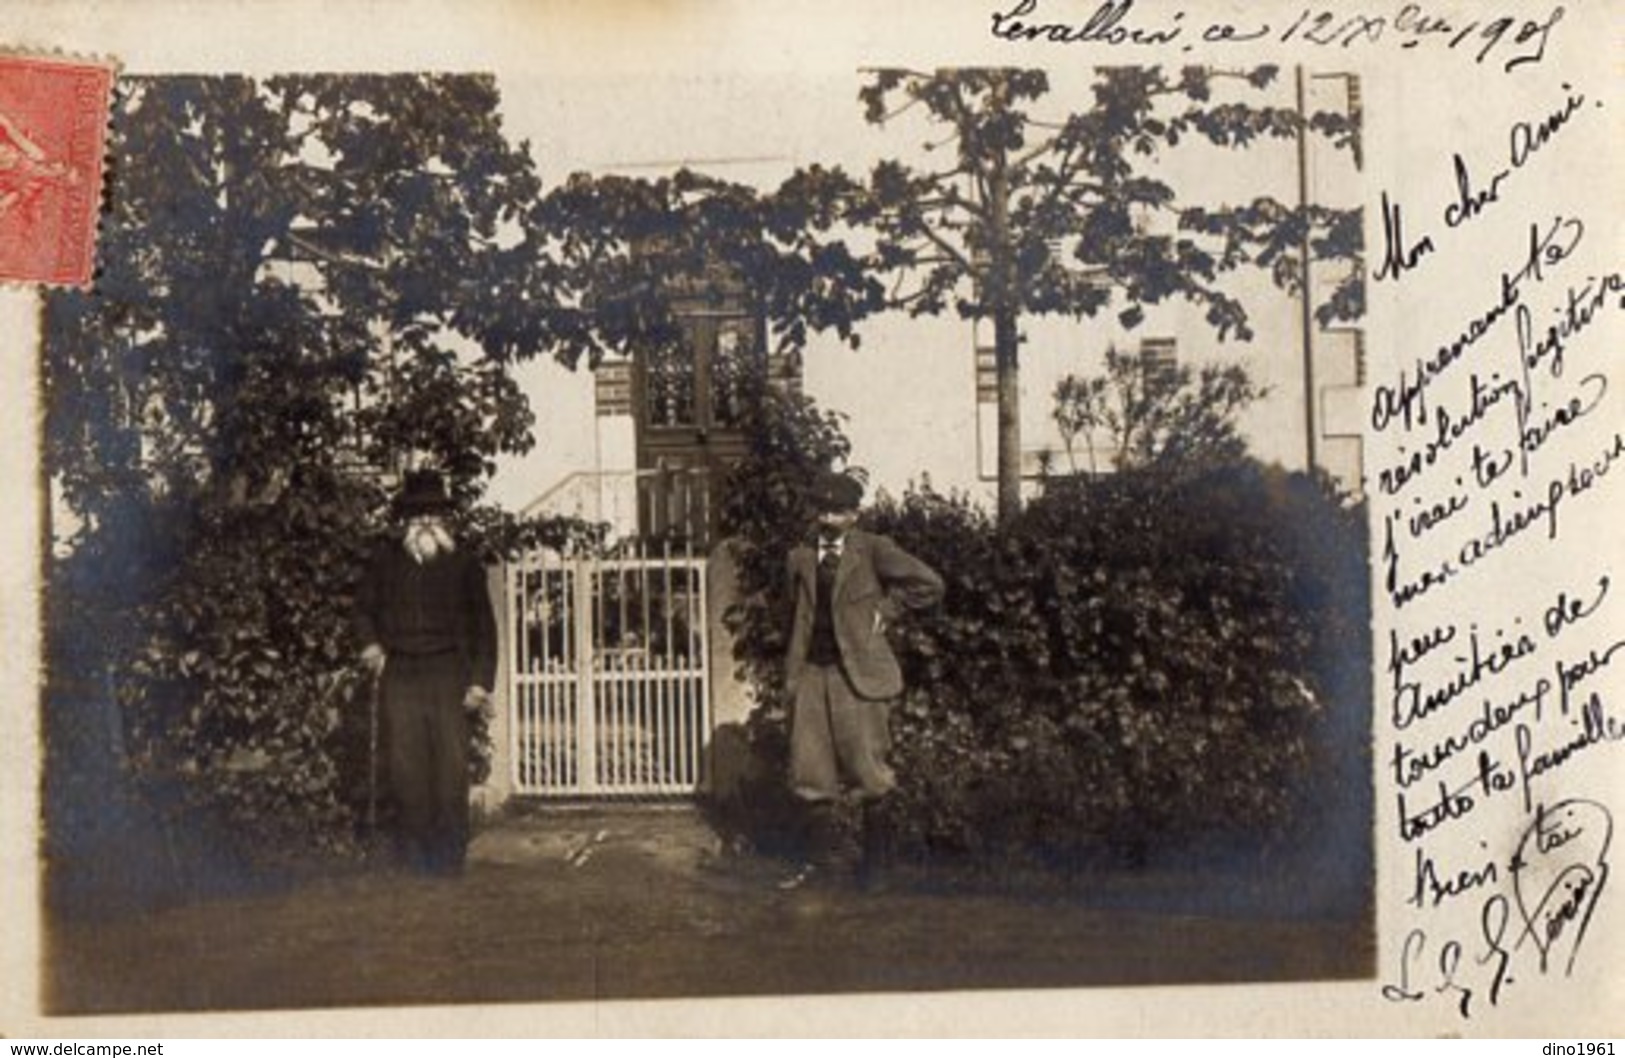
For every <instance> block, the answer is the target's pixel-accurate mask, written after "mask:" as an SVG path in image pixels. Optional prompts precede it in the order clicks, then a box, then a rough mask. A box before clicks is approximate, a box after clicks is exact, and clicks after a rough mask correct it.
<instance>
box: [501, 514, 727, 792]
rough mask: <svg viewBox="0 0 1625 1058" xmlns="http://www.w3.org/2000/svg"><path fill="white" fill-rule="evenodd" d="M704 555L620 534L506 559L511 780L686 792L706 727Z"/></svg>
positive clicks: (542, 787)
mask: <svg viewBox="0 0 1625 1058" xmlns="http://www.w3.org/2000/svg"><path fill="white" fill-rule="evenodd" d="M705 562H706V560H705V559H704V558H703V557H700V556H696V555H692V554H688V553H673V552H672V550H671V549H670V547H669V546H666V547H662V548H661V549H660V550H659V551H658V553H652V552H651V551H650V550H649V549H646V548H644V547H642V546H640V545H629V546H628V547H627V548H626V549H625V553H624V554H617V555H615V556H613V557H566V556H561V555H558V554H556V553H554V552H550V551H538V552H535V553H534V554H532V555H530V556H527V557H526V558H525V559H524V560H522V561H520V562H518V563H515V564H513V565H512V566H510V567H509V570H508V577H507V585H506V587H507V593H508V603H509V606H508V613H509V615H510V617H509V621H510V626H509V627H510V629H511V631H512V633H513V643H514V649H513V650H512V652H511V654H510V657H511V663H510V665H509V671H508V701H509V703H510V705H509V708H510V709H511V711H512V716H511V720H512V722H511V723H510V724H509V731H510V737H511V739H512V744H511V746H510V749H511V751H512V755H511V757H510V759H511V760H512V762H513V771H514V775H513V779H514V789H515V792H517V793H520V794H529V795H540V796H554V797H577V796H605V795H643V796H661V795H665V796H671V795H691V794H693V793H694V791H695V789H696V787H697V786H698V784H699V781H700V764H701V761H702V759H703V754H704V751H705V746H706V741H707V739H708V738H709V734H710V712H711V710H710V693H709V692H710V687H709V682H708V679H707V660H708V657H709V654H708V643H707V627H706V613H707V611H706V598H705Z"/></svg>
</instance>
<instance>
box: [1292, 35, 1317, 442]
mask: <svg viewBox="0 0 1625 1058" xmlns="http://www.w3.org/2000/svg"><path fill="white" fill-rule="evenodd" d="M1295 69H1296V73H1297V78H1296V80H1297V95H1298V211H1299V213H1301V214H1302V216H1303V232H1302V234H1301V236H1300V237H1299V241H1298V261H1299V268H1300V275H1301V277H1302V282H1303V291H1302V301H1301V302H1300V312H1299V319H1300V323H1301V326H1302V332H1303V333H1302V341H1303V433H1304V450H1305V458H1306V460H1307V462H1306V463H1305V465H1304V469H1305V470H1306V471H1308V472H1309V473H1311V474H1312V473H1314V470H1315V466H1316V465H1317V463H1318V461H1319V458H1320V455H1319V451H1318V447H1319V446H1318V445H1317V443H1316V442H1317V440H1318V438H1317V437H1316V432H1317V431H1318V430H1319V429H1320V426H1319V422H1318V417H1317V416H1316V415H1315V400H1316V397H1317V394H1316V391H1315V310H1314V287H1313V284H1312V282H1311V277H1310V274H1309V267H1310V264H1309V106H1308V100H1307V98H1306V91H1305V82H1304V73H1303V67H1302V66H1301V65H1299V66H1297V67H1296V68H1295Z"/></svg>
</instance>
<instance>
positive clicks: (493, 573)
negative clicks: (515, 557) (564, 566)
mask: <svg viewBox="0 0 1625 1058" xmlns="http://www.w3.org/2000/svg"><path fill="white" fill-rule="evenodd" d="M485 587H486V590H487V591H488V592H490V594H491V602H492V604H493V606H492V609H493V610H494V612H495V613H496V615H497V675H496V679H495V680H493V681H492V682H493V683H494V684H495V686H493V687H492V688H491V720H490V735H491V774H490V775H488V776H487V777H486V779H485V782H483V783H481V784H480V785H479V786H477V787H475V788H474V790H473V792H472V801H473V807H474V809H475V811H476V812H481V813H485V814H489V813H491V812H494V811H496V810H497V809H498V808H500V807H502V805H503V803H504V802H506V801H507V800H508V798H510V797H512V796H513V794H514V766H515V753H514V737H515V724H514V718H513V713H512V710H513V707H514V697H513V682H514V681H513V671H514V664H515V662H514V658H515V653H514V650H515V644H514V627H515V625H516V624H517V623H518V622H519V621H520V620H522V619H523V616H522V614H521V613H520V612H519V611H518V609H517V607H516V605H515V600H514V595H515V593H514V591H513V585H512V579H511V573H510V569H509V565H508V563H506V562H500V563H498V564H496V565H494V566H489V567H487V568H486V571H485Z"/></svg>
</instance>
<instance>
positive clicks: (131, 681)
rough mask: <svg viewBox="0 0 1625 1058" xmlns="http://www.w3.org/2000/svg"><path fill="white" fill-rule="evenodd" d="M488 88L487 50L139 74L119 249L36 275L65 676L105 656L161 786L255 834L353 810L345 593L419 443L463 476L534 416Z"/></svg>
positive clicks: (514, 157) (248, 836) (298, 833)
mask: <svg viewBox="0 0 1625 1058" xmlns="http://www.w3.org/2000/svg"><path fill="white" fill-rule="evenodd" d="M497 104H498V95H497V91H496V88H495V86H494V84H493V83H492V81H491V80H490V79H489V78H486V77H477V76H436V75H399V76H289V77H274V78H269V79H266V80H254V79H251V78H246V77H162V78H136V79H131V80H129V81H127V82H126V91H125V93H124V94H123V95H122V96H121V99H120V113H119V114H118V117H117V120H116V121H115V123H114V125H115V139H114V142H113V145H112V149H113V152H114V159H115V161H114V167H113V172H114V178H113V184H112V188H111V195H110V203H111V205H110V210H111V212H110V214H109V215H108V217H107V218H106V221H105V223H104V230H103V233H102V239H101V258H102V264H103V269H102V272H101V273H100V275H99V276H98V279H97V282H96V285H95V287H94V289H93V290H90V291H85V292H80V291H64V292H55V293H53V294H52V296H51V297H50V298H49V299H48V301H47V305H46V325H45V334H46V343H45V362H44V369H43V379H44V391H45V399H46V408H47V424H46V436H45V451H46V458H47V465H48V472H49V475H50V479H51V482H52V485H53V487H54V488H55V489H56V490H58V492H59V494H60V496H61V498H62V500H63V501H64V503H65V505H66V507H67V508H68V509H69V510H70V511H71V512H72V515H73V518H72V520H71V522H70V523H69V524H67V525H64V526H62V527H61V530H62V535H63V536H64V537H67V539H66V541H65V543H64V546H63V548H62V551H63V554H61V555H59V557H58V558H57V560H56V564H55V566H54V567H53V569H52V571H51V584H52V588H53V591H54V592H56V593H57V594H58V596H59V599H58V602H59V603H60V605H56V606H53V608H52V611H51V612H52V614H53V615H54V616H55V618H56V620H57V622H58V623H57V625H56V626H55V627H54V628H53V629H52V630H51V632H52V643H53V645H54V647H55V648H56V653H55V655H54V660H55V661H56V662H59V663H66V664H67V666H68V671H63V670H62V669H61V668H60V667H59V669H58V671H55V672H53V684H54V687H55V688H56V690H57V691H58V692H61V691H62V690H63V688H65V687H68V686H87V687H91V688H92V691H91V692H90V695H89V696H90V697H92V698H93V697H95V695H96V693H97V692H95V691H94V688H95V687H99V686H101V685H102V683H103V674H104V673H105V674H110V678H111V681H112V683H113V684H114V686H115V687H116V692H117V696H118V701H119V703H120V705H121V706H122V713H121V719H122V729H123V740H124V747H125V751H126V755H127V757H128V761H129V763H130V765H131V766H132V767H133V769H134V771H135V774H136V776H137V777H138V778H139V779H140V780H141V787H142V788H143V789H144V790H146V791H147V792H149V793H152V794H155V795H158V796H159V798H160V800H162V801H163V802H164V803H165V804H166V805H167V806H168V807H170V808H173V809H174V810H176V811H182V812H187V813H189V815H188V818H190V819H194V820H195V819H196V818H199V817H197V816H196V814H195V812H193V810H194V809H203V810H204V816H205V817H207V818H217V819H221V820H224V821H225V822H226V823H227V825H228V826H229V828H230V830H231V832H233V833H235V834H238V835H240V836H241V837H242V838H243V840H244V844H245V847H249V846H251V847H254V848H255V849H256V850H259V851H263V850H274V849H281V848H286V847H287V846H288V845H289V844H292V845H295V846H307V845H308V844H309V843H310V842H311V840H312V839H315V840H317V841H319V842H323V843H327V844H333V843H340V842H342V841H343V840H344V835H345V834H346V833H347V821H348V812H347V808H348V804H347V802H348V801H350V800H353V797H352V796H351V792H350V791H347V789H346V782H345V778H344V776H343V775H342V774H341V768H340V766H339V765H340V763H341V761H342V759H343V756H344V754H343V752H342V747H341V746H339V745H338V744H337V741H338V740H339V739H340V737H341V734H342V732H341V730H340V719H341V716H342V714H343V712H344V707H345V706H347V705H348V704H349V701H350V697H351V695H352V692H353V691H354V689H355V676H354V672H353V670H352V668H351V665H350V662H351V659H352V658H353V656H354V652H355V646H356V645H355V644H353V643H351V642H350V637H349V631H348V622H347V616H348V614H347V610H348V600H349V598H350V595H351V589H352V586H353V578H354V577H355V576H356V574H357V572H358V570H359V567H360V564H361V559H362V555H363V554H364V552H365V549H366V548H367V546H368V544H369V539H370V537H371V536H372V534H373V533H374V532H375V531H376V530H377V529H378V528H379V527H380V521H381V519H380V516H381V514H382V513H383V510H384V507H385V503H386V501H387V495H388V489H389V487H390V484H391V476H390V473H391V472H392V471H394V470H397V469H399V467H400V466H401V465H402V462H403V460H405V459H406V458H407V457H408V455H409V454H413V453H415V454H416V455H417V457H419V458H422V459H424V460H426V461H429V462H432V463H434V464H437V465H439V466H441V467H443V468H444V469H445V470H446V471H447V472H448V474H449V476H450V477H451V478H452V479H453V482H454V485H455V488H456V489H457V491H458V492H459V493H460V494H461V496H462V497H463V498H464V499H466V500H474V499H476V498H477V496H478V495H479V492H480V490H481V487H482V486H481V482H482V479H483V478H484V477H485V476H486V475H487V474H488V473H489V472H490V471H491V470H492V469H493V460H494V457H495V456H496V455H497V454H498V453H501V452H514V451H522V450H523V449H525V448H526V447H528V446H529V444H530V443H531V435H530V427H531V424H532V420H531V414H530V411H529V408H528V404H527V402H526V400H525V398H524V395H523V394H522V393H521V392H520V390H519V389H518V387H517V386H516V384H515V382H514V380H513V378H512V375H511V373H510V367H511V366H512V364H513V363H514V361H515V360H517V359H519V358H521V357H523V356H526V355H530V354H532V353H533V352H534V351H536V350H538V349H540V348H543V347H544V345H545V341H546V326H547V318H546V313H545V311H544V306H546V305H547V304H549V303H550V300H549V298H548V287H547V283H548V276H547V275H546V274H545V272H544V271H543V269H542V264H541V262H542V259H543V255H542V254H541V252H540V245H541V237H540V234H539V232H538V230H537V228H536V210H535V203H536V201H537V199H538V196H539V194H540V184H539V181H538V180H537V178H536V175H535V173H534V171H533V164H532V162H531V160H530V157H529V155H528V152H527V151H526V150H524V149H523V147H522V146H517V145H515V144H514V143H512V142H510V141H509V139H508V138H507V137H506V136H505V135H504V133H503V131H502V128H501V125H500V121H499V118H498V115H497ZM470 527H471V528H472V529H474V530H476V532H477V535H478V536H479V538H480V539H482V540H488V541H492V542H512V541H514V540H517V539H520V538H522V537H524V536H525V534H526V533H527V532H529V533H531V534H532V535H534V534H535V533H537V532H545V529H544V528H543V527H537V526H531V527H529V528H528V529H527V528H526V527H523V526H516V525H514V524H512V520H511V519H504V518H502V517H500V516H497V515H495V514H494V512H489V511H485V512H479V513H477V514H476V516H475V517H474V518H473V520H472V521H471V523H470ZM89 644H94V649H92V648H91V647H90V646H89ZM70 647H71V649H69V648H70ZM76 677H81V678H80V679H79V680H78V682H77V683H75V679H76ZM62 701H63V698H62V695H61V694H60V693H58V694H56V696H55V697H53V699H52V708H53V709H54V710H56V713H57V714H60V715H62V716H66V715H67V714H66V712H65V711H63V710H61V709H57V706H59V705H60V704H61V702H62ZM51 722H53V720H52V719H48V728H47V729H48V730H49V724H50V723H51Z"/></svg>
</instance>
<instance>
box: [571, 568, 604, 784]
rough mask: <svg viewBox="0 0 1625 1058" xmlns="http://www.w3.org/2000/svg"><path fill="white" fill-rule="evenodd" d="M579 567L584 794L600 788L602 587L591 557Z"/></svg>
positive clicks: (579, 763)
mask: <svg viewBox="0 0 1625 1058" xmlns="http://www.w3.org/2000/svg"><path fill="white" fill-rule="evenodd" d="M571 563H572V565H573V566H574V567H575V576H574V578H573V579H574V581H575V613H574V614H573V615H572V616H573V617H574V618H575V629H574V639H575V655H576V656H575V665H576V715H575V721H576V785H577V788H578V789H579V790H580V791H581V792H583V793H594V792H596V791H597V790H598V723H597V712H598V694H597V691H596V689H595V687H594V683H595V682H596V676H597V672H596V671H595V670H594V667H593V666H594V662H595V661H596V658H597V651H596V650H595V649H594V647H595V643H594V632H595V629H594V627H593V593H594V591H595V590H596V589H597V587H598V583H597V576H598V571H597V569H595V568H594V566H593V565H592V564H590V563H589V562H588V560H587V559H585V558H582V557H580V556H577V557H576V558H574V559H572V560H571Z"/></svg>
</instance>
